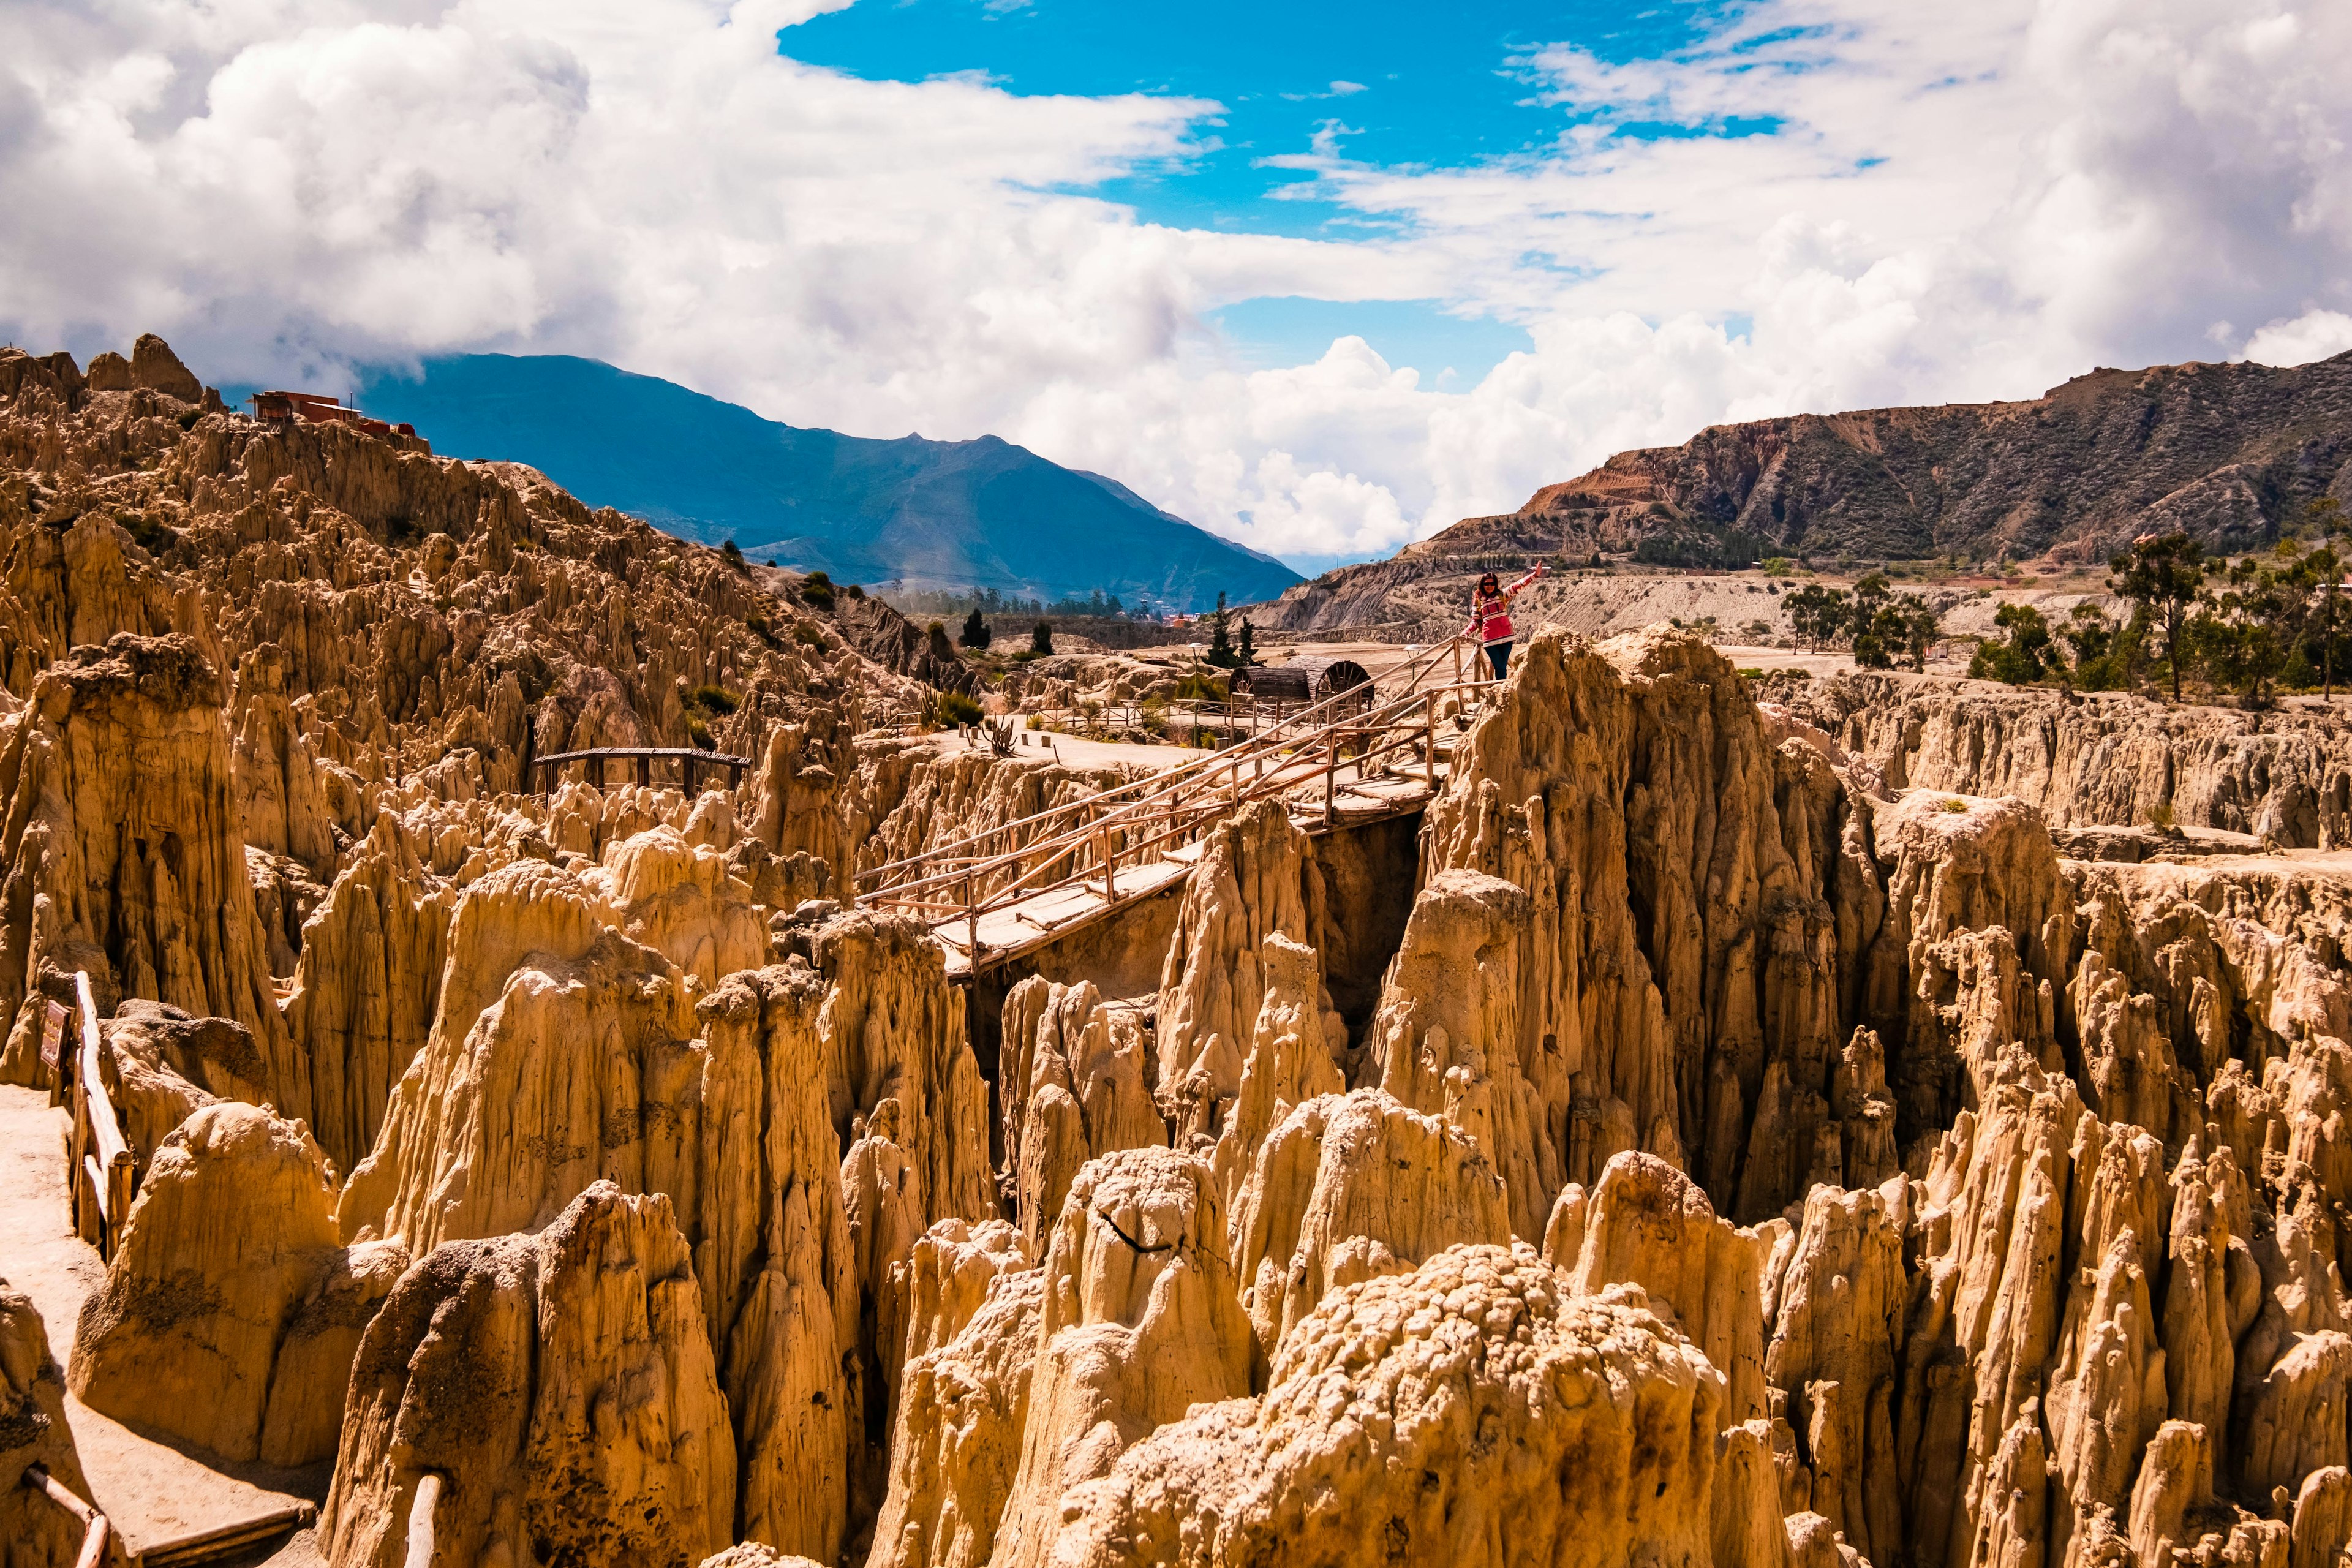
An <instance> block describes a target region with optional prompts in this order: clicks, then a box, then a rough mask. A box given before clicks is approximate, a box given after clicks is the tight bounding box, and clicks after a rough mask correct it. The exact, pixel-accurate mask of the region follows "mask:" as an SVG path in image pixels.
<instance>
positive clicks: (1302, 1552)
mask: <svg viewBox="0 0 2352 1568" xmlns="http://www.w3.org/2000/svg"><path fill="white" fill-rule="evenodd" d="M1272 1379H1273V1381H1272V1384H1271V1386H1270V1387H1269V1388H1268V1389H1267V1391H1266V1393H1265V1396H1264V1397H1263V1398H1262V1399H1256V1400H1228V1401H1226V1402H1224V1403H1223V1404H1219V1405H1209V1406H1207V1407H1206V1408H1204V1409H1202V1410H1198V1411H1196V1412H1195V1413H1194V1414H1193V1415H1191V1416H1190V1417H1188V1418H1187V1419H1185V1420H1183V1421H1181V1422H1178V1423H1175V1424H1173V1425H1171V1426H1164V1427H1162V1428H1161V1429H1160V1431H1158V1432H1156V1433H1154V1434H1153V1435H1152V1436H1150V1437H1149V1438H1147V1439H1146V1440H1144V1441H1143V1442H1141V1443H1139V1444H1138V1445H1136V1446H1135V1447H1133V1448H1131V1449H1129V1451H1128V1452H1127V1453H1126V1455H1125V1456H1123V1457H1122V1458H1120V1459H1119V1461H1118V1464H1117V1466H1116V1467H1115V1468H1113V1469H1112V1470H1111V1472H1110V1473H1109V1474H1108V1476H1107V1477H1105V1478H1104V1479H1100V1480H1097V1481H1094V1482H1092V1483H1090V1484H1087V1485H1085V1486H1081V1487H1079V1488H1076V1489H1074V1490H1073V1491H1072V1493H1071V1494H1070V1497H1069V1499H1068V1500H1067V1501H1066V1503H1065V1505H1064V1508H1065V1512H1066V1515H1067V1516H1068V1517H1069V1523H1068V1524H1067V1525H1066V1529H1065V1532H1064V1536H1063V1539H1062V1541H1061V1542H1060V1543H1059V1544H1058V1546H1057V1549H1056V1552H1055V1558H1054V1559H1053V1560H1054V1561H1055V1562H1056V1563H1067V1564H1073V1565H1076V1564H1085V1565H1087V1568H1108V1565H1109V1564H1114V1563H1203V1564H1205V1563H1246V1562H1257V1561H1279V1562H1283V1563H1300V1564H1352V1563H1393V1562H1401V1561H1412V1562H1431V1563H1463V1564H1475V1565H1488V1564H1491V1565H1494V1568H1501V1565H1502V1564H1505V1563H1529V1562H1539V1563H1563V1564H1591V1565H1593V1568H1600V1565H1601V1564H1609V1563H1628V1562H1632V1563H1675V1564H1690V1565H1696V1564H1701V1563H1711V1562H1713V1561H1715V1557H1714V1551H1713V1542H1712V1533H1713V1528H1714V1523H1715V1521H1714V1520H1713V1517H1712V1516H1713V1511H1714V1499H1713V1490H1714V1487H1713V1483H1714V1480H1715V1475H1716V1469H1717V1460H1716V1451H1717V1432H1718V1431H1719V1429H1720V1427H1721V1426H1722V1419H1721V1417H1722V1408H1723V1389H1722V1378H1721V1375H1720V1374H1719V1373H1717V1372H1716V1371H1715V1369H1714V1368H1712V1367H1710V1366H1709V1365H1708V1364H1707V1363H1706V1358H1705V1357H1703V1356H1702V1355H1700V1354H1699V1353H1698V1352H1696V1350H1694V1349H1693V1348H1692V1347H1691V1346H1689V1345H1688V1344H1687V1343H1686V1342H1684V1341H1683V1340H1682V1338H1681V1337H1680V1336H1679V1335H1678V1334H1676V1333H1675V1331H1674V1330H1673V1329H1672V1328H1671V1327H1670V1326H1668V1325H1667V1324H1666V1323H1664V1321H1661V1320H1660V1319H1658V1318H1656V1317H1654V1315H1652V1314H1651V1313H1650V1312H1649V1311H1647V1310H1643V1307H1642V1305H1641V1298H1640V1295H1639V1292H1638V1291H1627V1292H1623V1293H1621V1294H1617V1295H1612V1296H1610V1297H1606V1298H1601V1299H1594V1298H1588V1297H1577V1296H1574V1295H1572V1294H1571V1293H1570V1291H1569V1289H1567V1286H1566V1281H1565V1280H1564V1279H1563V1278H1562V1277H1561V1275H1560V1274H1559V1271H1558V1270H1556V1269H1554V1268H1552V1267H1551V1266H1550V1265H1549V1264H1548V1263H1546V1262H1545V1261H1544V1260H1543V1258H1540V1257H1539V1256H1538V1255H1537V1254H1536V1253H1535V1251H1534V1250H1533V1249H1532V1248H1529V1247H1524V1246H1521V1247H1510V1248H1505V1247H1454V1248H1452V1249H1450V1250H1448V1251H1445V1252H1442V1253H1440V1254H1438V1255H1437V1256H1436V1257H1434V1258H1431V1259H1429V1260H1428V1261H1427V1262H1425V1263H1423V1265H1422V1266H1421V1267H1420V1268H1417V1269H1415V1270H1414V1271H1413V1272H1412V1273H1410V1274H1403V1275H1393V1276H1381V1277H1379V1278H1375V1279H1368V1280H1364V1281H1362V1282H1360V1283H1358V1284H1355V1285H1352V1286H1349V1287H1348V1288H1347V1289H1343V1290H1340V1291H1339V1292H1337V1293H1335V1294H1333V1295H1331V1296H1328V1297H1326V1298H1325V1300H1323V1302H1322V1304H1321V1305H1320V1306H1319V1307H1318V1309H1317V1310H1316V1311H1315V1312H1314V1313H1313V1314H1312V1315H1310V1316H1309V1317H1308V1318H1307V1320H1306V1321H1304V1322H1302V1323H1301V1324H1299V1325H1298V1327H1297V1330H1296V1331H1294V1332H1293V1333H1292V1334H1291V1335H1290V1336H1289V1337H1288V1338H1287V1339H1286V1341H1285V1342H1284V1344H1283V1347H1282V1351H1281V1353H1280V1354H1279V1355H1278V1356H1276V1360H1275V1363H1274V1366H1273V1371H1272ZM1771 1522H1773V1523H1775V1524H1777V1522H1778V1521H1777V1517H1774V1518H1772V1519H1771Z"/></svg>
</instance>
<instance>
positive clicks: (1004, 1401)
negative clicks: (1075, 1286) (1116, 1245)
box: [866, 1247, 1045, 1568]
mask: <svg viewBox="0 0 2352 1568" xmlns="http://www.w3.org/2000/svg"><path fill="white" fill-rule="evenodd" d="M921 1250H922V1249H921V1248H920V1247H918V1248H917V1256H918V1257H920V1256H921ZM959 1272H960V1274H961V1277H963V1278H967V1279H968V1278H970V1277H971V1276H972V1275H973V1274H974V1273H975V1272H976V1271H975V1270H971V1269H964V1270H961V1271H959ZM986 1289H987V1293H986V1295H985V1296H984V1298H983V1299H982V1301H981V1303H980V1305H979V1307H978V1309H977V1310H975V1311H973V1312H972V1314H971V1317H970V1318H969V1319H968V1320H967V1321H965V1322H963V1323H962V1324H961V1326H960V1327H959V1328H958V1329H957V1331H956V1332H955V1334H954V1336H953V1337H952V1338H950V1339H949V1340H948V1341H947V1342H944V1343H942V1344H940V1345H939V1346H938V1347H937V1348H935V1349H930V1350H926V1351H921V1352H919V1353H915V1354H911V1355H909V1356H908V1360H907V1363H906V1366H905V1369H904V1370H903V1371H902V1372H901V1373H900V1374H899V1379H900V1381H899V1391H898V1427H897V1431H896V1433H895V1434H894V1436H893V1439H892V1442H891V1446H890V1481H889V1491H888V1495H887V1497H886V1498H885V1500H884V1501H883V1504H882V1509H881V1513H880V1516H879V1517H878V1518H877V1520H876V1521H875V1525H874V1550H873V1553H872V1555H871V1556H870V1557H868V1558H867V1559H866V1562H867V1564H868V1568H980V1565H981V1564H983V1563H987V1562H988V1561H989V1560H990V1557H991V1554H992V1552H994V1550H995V1547H996V1532H997V1525H998V1523H999V1521H1001V1520H1002V1519H1003V1512H1004V1504H1005V1500H1007V1499H1008V1498H1010V1497H1011V1496H1012V1494H1013V1477H1014V1475H1015V1473H1016V1472H1017V1471H1018V1469H1019V1467H1020V1464H1021V1455H1022V1440H1023V1433H1024V1430H1025V1429H1026V1427H1027V1426H1028V1419H1029V1384H1030V1378H1031V1375H1032V1373H1033V1371H1034V1366H1035V1364H1036V1355H1037V1327H1038V1322H1039V1319H1040V1313H1041V1309H1042V1307H1043V1305H1044V1301H1045V1271H1044V1270H1042V1269H1038V1268H1026V1269H1017V1270H1016V1269H1004V1270H1002V1271H992V1272H990V1274H989V1275H988V1284H987V1288H986ZM916 1343H917V1342H915V1341H912V1340H910V1342H909V1346H908V1348H909V1349H910V1350H914V1349H915V1346H916Z"/></svg>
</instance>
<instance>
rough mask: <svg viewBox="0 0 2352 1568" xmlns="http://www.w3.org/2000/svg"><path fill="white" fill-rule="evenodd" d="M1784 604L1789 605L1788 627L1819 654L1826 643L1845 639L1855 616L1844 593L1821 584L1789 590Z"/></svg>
mask: <svg viewBox="0 0 2352 1568" xmlns="http://www.w3.org/2000/svg"><path fill="white" fill-rule="evenodd" d="M1783 603H1785V604H1786V605H1787V606H1788V610H1789V625H1790V628H1791V629H1792V630H1794V631H1795V632H1796V634H1797V640H1798V641H1800V642H1801V643H1803V644H1804V645H1805V646H1806V647H1810V648H1811V649H1812V650H1813V651H1814V652H1816V653H1818V652H1820V651H1821V649H1822V645H1823V644H1824V643H1830V642H1835V641H1837V640H1838V639H1839V638H1840V637H1842V636H1843V634H1844V632H1845V629H1846V626H1847V623H1848V619H1849V617H1850V616H1852V614H1853V605H1851V604H1850V603H1849V602H1848V601H1847V599H1846V596H1845V595H1844V594H1843V593H1842V592H1841V591H1839V590H1838V589H1835V588H1825V587H1823V586H1822V585H1821V584H1819V583H1808V584H1805V585H1804V586H1803V587H1801V588H1793V589H1791V590H1790V592H1789V595H1788V597H1787V598H1786V599H1785V600H1784V601H1783Z"/></svg>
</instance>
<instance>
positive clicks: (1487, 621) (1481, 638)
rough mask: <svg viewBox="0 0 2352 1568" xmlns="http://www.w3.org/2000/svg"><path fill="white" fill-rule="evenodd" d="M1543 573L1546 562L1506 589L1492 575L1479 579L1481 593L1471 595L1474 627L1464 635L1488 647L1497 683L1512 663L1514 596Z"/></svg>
mask: <svg viewBox="0 0 2352 1568" xmlns="http://www.w3.org/2000/svg"><path fill="white" fill-rule="evenodd" d="M1543 574H1544V569H1543V563H1541V562H1538V563H1536V564H1535V566H1534V568H1533V569H1532V570H1530V571H1529V572H1528V574H1527V575H1526V576H1524V577H1522V578H1520V579H1519V580H1518V581H1517V582H1516V583H1514V584H1511V585H1510V586H1509V587H1507V588H1506V587H1504V586H1503V585H1502V583H1501V581H1500V579H1498V578H1496V575H1495V574H1493V573H1492V572H1489V573H1487V574H1486V575H1485V576H1484V577H1481V578H1479V579H1478V588H1477V591H1476V592H1475V593H1474V594H1472V595H1470V625H1469V626H1468V627H1467V628H1466V629H1465V634H1464V635H1465V636H1467V637H1475V638H1476V639H1477V640H1478V643H1479V645H1480V646H1481V647H1484V648H1486V662H1487V663H1489V664H1491V665H1493V666H1494V667H1495V679H1497V680H1500V679H1503V673H1504V671H1506V670H1507V669H1508V668H1510V664H1511V637H1512V632H1511V598H1512V595H1516V594H1517V593H1518V592H1519V590H1521V589H1522V588H1525V587H1526V586H1527V585H1528V584H1530V583H1532V582H1534V581H1535V580H1536V579H1537V578H1538V577H1540V576H1542V575H1543Z"/></svg>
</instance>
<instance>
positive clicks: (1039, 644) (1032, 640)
mask: <svg viewBox="0 0 2352 1568" xmlns="http://www.w3.org/2000/svg"><path fill="white" fill-rule="evenodd" d="M1029 651H1030V652H1031V653H1032V654H1048V653H1051V652H1053V651H1054V628H1053V627H1052V626H1048V625H1047V624H1046V623H1045V622H1044V621H1039V622H1038V623H1037V624H1036V625H1035V626H1033V627H1031V628H1030V631H1029Z"/></svg>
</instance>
